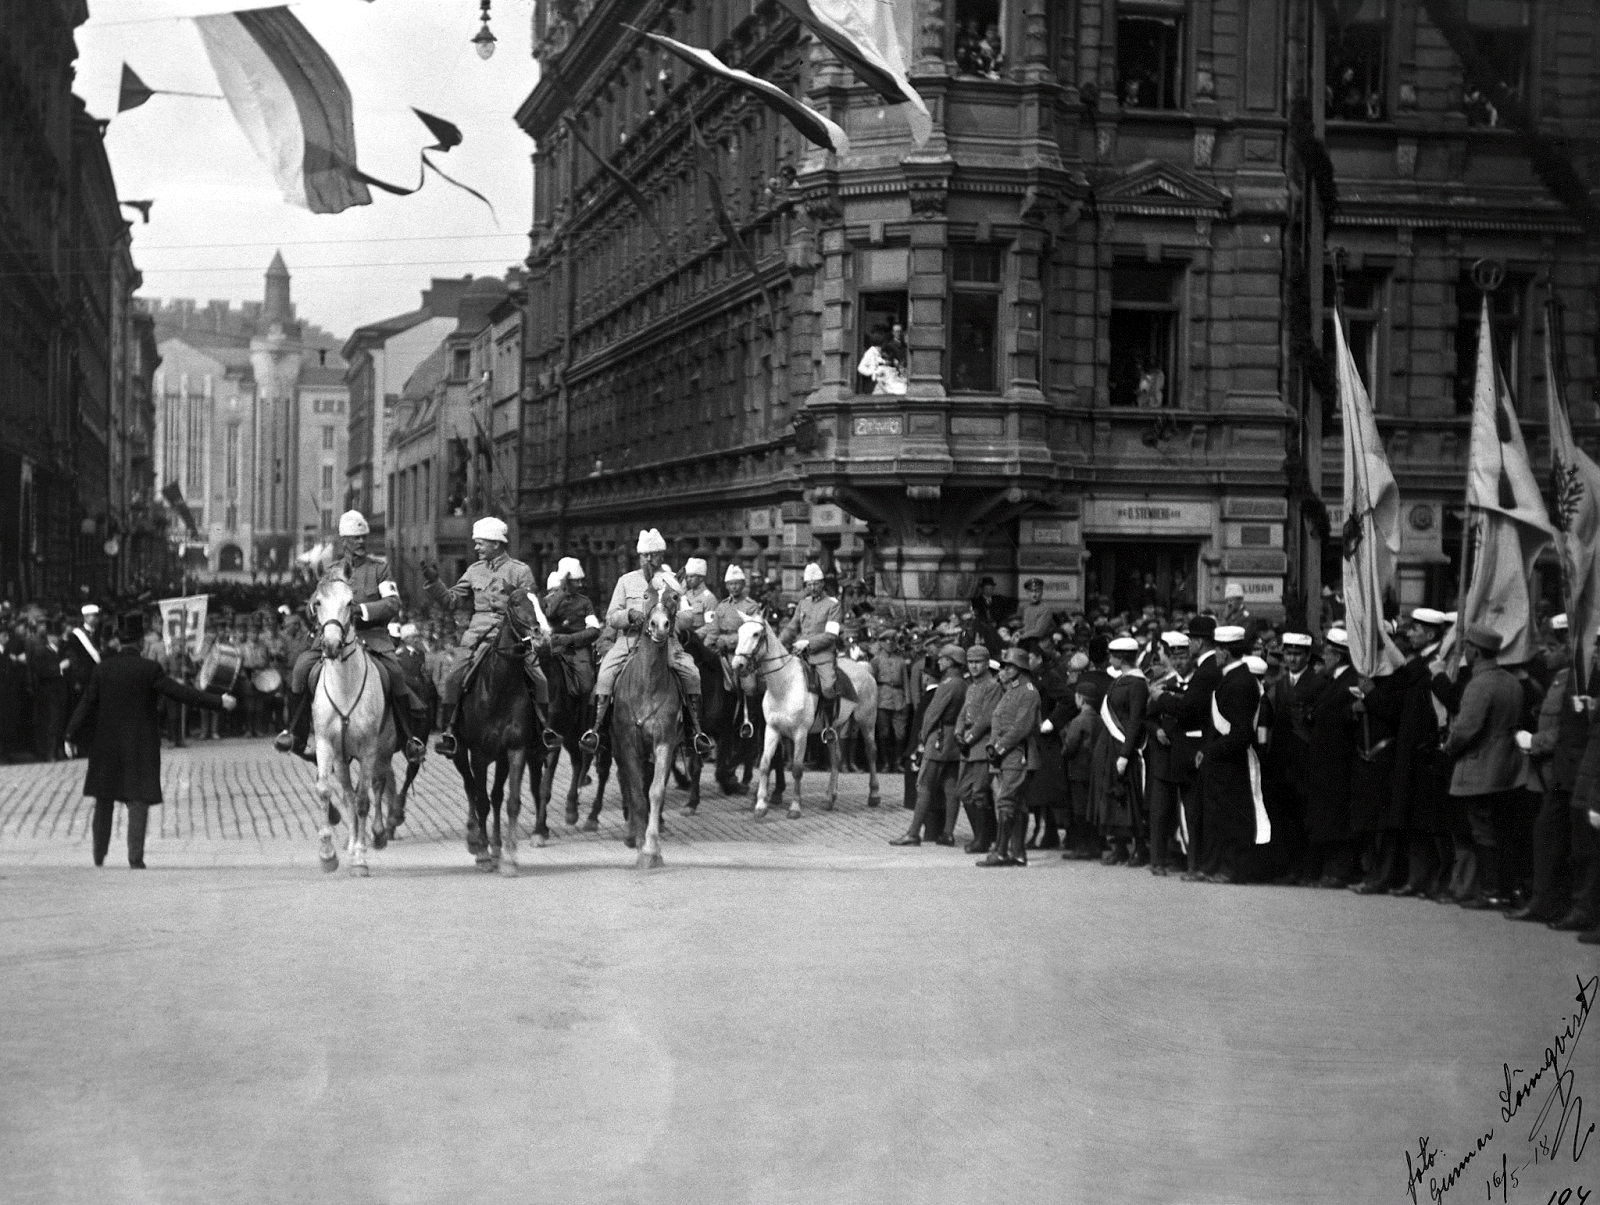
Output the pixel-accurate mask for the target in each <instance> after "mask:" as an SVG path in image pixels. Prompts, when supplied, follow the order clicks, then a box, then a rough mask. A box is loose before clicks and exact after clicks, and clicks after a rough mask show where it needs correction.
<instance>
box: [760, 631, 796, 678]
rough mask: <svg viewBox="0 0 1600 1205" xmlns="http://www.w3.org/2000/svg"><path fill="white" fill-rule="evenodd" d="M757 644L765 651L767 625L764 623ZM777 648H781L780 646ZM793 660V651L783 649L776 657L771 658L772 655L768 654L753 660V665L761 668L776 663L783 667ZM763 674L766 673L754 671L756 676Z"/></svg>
mask: <svg viewBox="0 0 1600 1205" xmlns="http://www.w3.org/2000/svg"><path fill="white" fill-rule="evenodd" d="M758 642H759V645H760V647H761V648H762V649H763V650H765V649H766V647H767V625H766V624H764V623H763V624H762V625H761V635H760V637H759V638H758ZM779 647H780V648H782V646H781V645H780V646H779ZM794 659H795V655H794V652H793V650H791V649H784V650H783V652H781V653H779V654H778V655H777V656H773V655H772V654H770V653H768V654H767V656H765V657H757V658H756V659H755V663H756V665H757V666H762V665H766V664H768V663H769V662H772V661H776V662H777V663H778V664H779V665H783V664H784V663H786V662H789V661H793V660H794ZM765 672H766V671H764V670H761V669H757V670H756V673H758V674H765Z"/></svg>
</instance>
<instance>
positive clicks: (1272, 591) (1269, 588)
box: [1226, 577, 1283, 603]
mask: <svg viewBox="0 0 1600 1205" xmlns="http://www.w3.org/2000/svg"><path fill="white" fill-rule="evenodd" d="M1226 585H1228V586H1242V587H1243V588H1244V600H1245V602H1247V603H1252V602H1261V603H1268V602H1270V603H1278V602H1282V601H1283V579H1282V578H1281V577H1230V578H1228V580H1227V582H1226Z"/></svg>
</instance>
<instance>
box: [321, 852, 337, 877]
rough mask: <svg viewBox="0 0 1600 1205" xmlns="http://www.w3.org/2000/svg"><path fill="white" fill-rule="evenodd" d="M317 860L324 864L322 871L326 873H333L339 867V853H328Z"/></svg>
mask: <svg viewBox="0 0 1600 1205" xmlns="http://www.w3.org/2000/svg"><path fill="white" fill-rule="evenodd" d="M317 861H318V862H320V863H321V864H322V871H323V873H324V874H332V873H333V872H334V871H336V870H338V869H339V855H338V854H328V855H327V856H326V857H323V858H318V859H317Z"/></svg>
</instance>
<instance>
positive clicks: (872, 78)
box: [778, 0, 933, 146]
mask: <svg viewBox="0 0 1600 1205" xmlns="http://www.w3.org/2000/svg"><path fill="white" fill-rule="evenodd" d="M778 3H779V4H781V5H783V7H784V8H786V9H788V10H789V11H790V12H791V13H793V14H794V15H795V16H796V17H797V18H799V20H800V22H801V24H803V25H804V26H805V27H806V28H807V29H809V30H810V31H811V32H812V33H814V34H816V36H817V38H818V39H819V40H820V41H821V42H822V43H823V44H824V45H825V46H827V48H828V49H829V50H831V51H833V53H834V54H835V55H837V56H838V58H839V61H840V62H842V63H843V64H844V65H845V66H846V67H848V68H850V70H851V71H853V72H854V73H855V76H856V78H857V79H858V80H860V81H861V82H862V83H863V84H865V85H866V86H867V87H869V88H871V89H872V90H873V91H874V92H876V93H877V94H878V95H879V96H881V97H883V99H884V100H886V101H888V102H889V103H890V104H891V105H900V104H903V105H906V106H908V107H907V108H906V110H905V114H906V120H907V121H909V122H910V124H911V140H912V141H913V142H914V143H916V144H917V145H918V146H921V145H922V144H923V143H925V142H927V141H928V135H929V134H930V133H932V132H933V119H932V117H931V116H929V114H928V106H927V104H926V103H924V101H923V99H922V97H920V96H919V95H917V90H916V89H915V88H913V87H912V86H911V81H910V80H908V79H907V78H906V67H905V56H904V53H903V51H902V49H901V46H900V33H899V30H898V29H896V28H895V20H894V17H895V12H894V6H893V5H889V4H885V3H883V2H882V0H778Z"/></svg>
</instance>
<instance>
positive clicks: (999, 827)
mask: <svg viewBox="0 0 1600 1205" xmlns="http://www.w3.org/2000/svg"><path fill="white" fill-rule="evenodd" d="M1016 826H1017V813H1016V811H1015V810H1013V809H1011V808H1007V809H1006V810H1005V811H1003V812H1001V813H1000V815H999V817H998V818H997V820H996V823H995V837H994V848H993V849H991V850H990V851H989V856H988V857H986V858H984V859H983V860H982V861H980V862H979V863H978V865H979V866H1010V865H1012V861H1011V852H1010V851H1011V841H1012V831H1013V830H1014V829H1015V828H1016Z"/></svg>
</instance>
